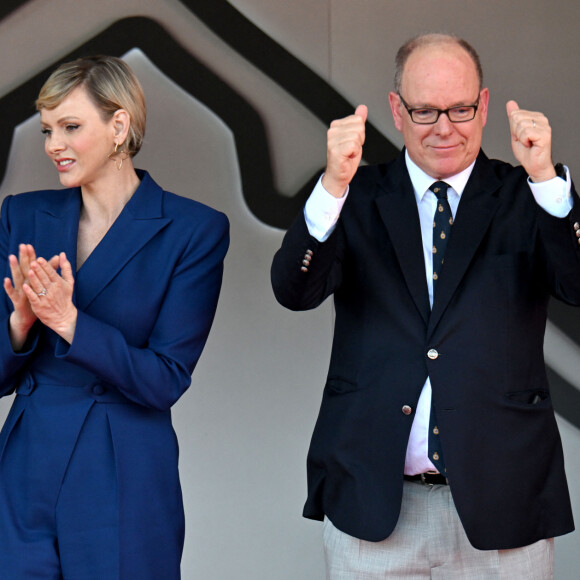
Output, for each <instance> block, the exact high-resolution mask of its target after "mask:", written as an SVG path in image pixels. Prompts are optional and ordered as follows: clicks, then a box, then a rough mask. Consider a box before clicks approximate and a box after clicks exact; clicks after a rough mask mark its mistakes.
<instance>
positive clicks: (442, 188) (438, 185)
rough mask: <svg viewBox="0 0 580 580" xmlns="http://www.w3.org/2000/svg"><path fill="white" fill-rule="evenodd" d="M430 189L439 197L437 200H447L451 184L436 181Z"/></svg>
mask: <svg viewBox="0 0 580 580" xmlns="http://www.w3.org/2000/svg"><path fill="white" fill-rule="evenodd" d="M429 189H430V190H431V191H432V192H433V193H434V194H435V195H436V196H437V199H447V190H448V189H449V184H448V183H445V182H444V181H436V182H435V183H434V184H433V185H431V187H430V188H429Z"/></svg>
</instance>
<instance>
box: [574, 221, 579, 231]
mask: <svg viewBox="0 0 580 580" xmlns="http://www.w3.org/2000/svg"><path fill="white" fill-rule="evenodd" d="M574 229H575V230H576V231H578V230H580V224H579V223H578V222H576V223H575V224H574Z"/></svg>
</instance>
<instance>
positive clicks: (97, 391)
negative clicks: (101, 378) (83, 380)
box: [91, 383, 105, 396]
mask: <svg viewBox="0 0 580 580" xmlns="http://www.w3.org/2000/svg"><path fill="white" fill-rule="evenodd" d="M91 390H92V391H93V395H97V396H99V395H102V394H103V393H104V392H105V387H103V385H101V384H99V383H97V384H96V385H93V388H92V389H91Z"/></svg>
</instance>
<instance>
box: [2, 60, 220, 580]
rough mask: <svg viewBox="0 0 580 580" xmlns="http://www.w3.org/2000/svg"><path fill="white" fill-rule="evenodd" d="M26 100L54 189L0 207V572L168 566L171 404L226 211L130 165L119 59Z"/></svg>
mask: <svg viewBox="0 0 580 580" xmlns="http://www.w3.org/2000/svg"><path fill="white" fill-rule="evenodd" d="M36 104H37V109H38V110H39V111H40V117H41V124H42V131H43V133H44V134H45V139H46V141H45V150H46V153H47V154H48V156H49V157H50V159H51V160H52V162H53V163H54V165H55V167H56V169H57V171H58V172H59V177H60V181H61V184H62V185H63V186H65V188H66V189H63V190H53V191H37V192H32V193H25V194H21V195H17V196H14V197H7V198H6V199H5V200H4V202H3V204H2V209H1V228H0V259H1V260H5V263H6V264H7V265H8V267H7V274H9V275H8V277H7V278H6V279H5V280H4V289H5V294H6V295H5V299H4V300H2V301H0V302H1V304H0V315H1V316H2V318H3V325H2V330H1V331H0V395H6V394H9V393H11V392H13V391H14V390H16V393H17V396H16V397H15V400H14V403H13V406H12V408H11V410H10V414H9V416H8V418H7V420H6V423H5V425H4V427H3V429H2V433H1V435H0V538H1V541H0V570H1V571H2V572H1V574H2V577H3V578H10V579H11V580H19V579H22V580H25V579H26V580H27V579H29V578H43V579H44V578H47V579H48V578H51V579H52V578H55V579H56V578H64V580H66V579H68V578H70V579H73V578H74V579H76V578H83V579H85V578H86V579H88V578H91V579H92V578H94V579H102V580H113V579H116V578H120V579H127V580H132V579H136V578H138V579H140V580H145V579H152V580H153V579H155V580H159V579H160V578H163V579H164V580H167V579H169V580H171V579H175V578H179V577H180V573H179V563H180V558H181V552H182V548H183V536H184V514H183V505H182V499H181V490H180V485H179V477H178V471H177V460H178V457H177V456H178V449H177V442H176V438H175V434H174V431H173V428H172V425H171V414H170V407H171V406H172V405H173V404H174V403H175V402H176V401H177V400H178V399H179V397H180V396H181V395H182V394H183V392H184V391H185V390H186V389H187V387H188V386H189V384H190V380H191V373H192V371H193V368H194V366H195V364H196V362H197V360H198V358H199V356H200V354H201V351H202V349H203V346H204V344H205V341H206V338H207V336H208V333H209V330H210V327H211V324H212V321H213V317H214V313H215V308H216V304H217V300H218V294H219V290H220V286H221V280H222V270H223V259H224V256H225V254H226V251H227V247H228V221H227V218H226V217H225V216H224V215H223V214H221V213H219V212H217V211H215V210H212V209H210V208H208V207H206V206H204V205H201V204H200V203H197V202H194V201H192V200H189V199H185V198H182V197H178V196H176V195H174V194H172V193H168V192H166V191H164V190H163V189H161V187H159V186H158V185H157V184H156V183H155V182H154V181H153V179H152V178H151V177H150V176H149V174H148V173H146V172H144V171H139V170H135V169H134V167H133V163H132V159H133V156H134V155H135V154H136V153H137V152H138V151H139V149H140V147H141V143H142V141H143V136H144V131H145V101H144V97H143V93H142V90H141V87H140V85H139V83H138V81H137V79H136V78H135V76H134V74H133V73H132V71H131V70H130V69H129V67H128V66H127V65H126V64H125V63H124V62H123V61H122V60H120V59H117V58H112V57H95V58H82V59H79V60H77V61H74V62H71V63H68V64H65V65H62V66H61V67H59V68H58V69H57V70H56V71H55V72H54V73H53V74H52V75H51V76H50V78H49V79H48V81H47V82H46V84H45V85H44V86H43V88H42V90H41V92H40V95H39V98H38V100H37V103H36ZM168 161H169V160H168Z"/></svg>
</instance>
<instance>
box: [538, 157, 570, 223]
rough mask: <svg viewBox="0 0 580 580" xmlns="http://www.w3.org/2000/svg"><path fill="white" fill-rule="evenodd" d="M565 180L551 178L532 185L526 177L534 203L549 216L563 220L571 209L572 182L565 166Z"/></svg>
mask: <svg viewBox="0 0 580 580" xmlns="http://www.w3.org/2000/svg"><path fill="white" fill-rule="evenodd" d="M564 169H565V170H566V179H562V178H561V177H553V178H552V179H548V181H541V182H540V183H534V182H533V181H531V180H530V178H529V177H528V184H529V186H530V189H531V190H532V194H533V196H534V199H535V200H536V203H537V204H538V205H539V206H540V207H541V208H542V209H543V210H544V211H546V212H548V213H549V214H550V215H552V216H554V217H558V218H564V217H566V216H567V215H568V214H569V213H570V210H571V209H572V205H573V204H572V193H571V192H572V181H571V179H570V171H569V170H568V168H567V167H566V166H564Z"/></svg>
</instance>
